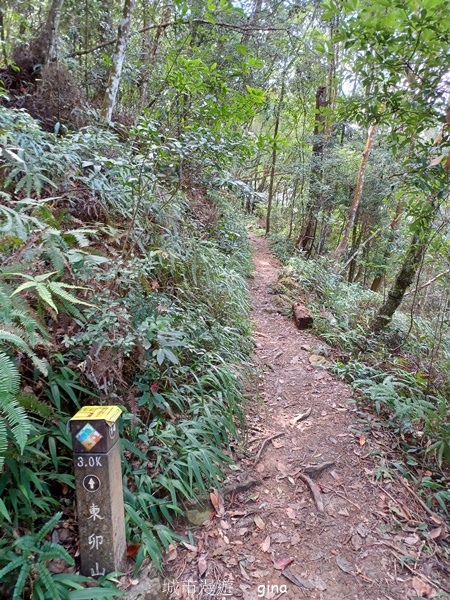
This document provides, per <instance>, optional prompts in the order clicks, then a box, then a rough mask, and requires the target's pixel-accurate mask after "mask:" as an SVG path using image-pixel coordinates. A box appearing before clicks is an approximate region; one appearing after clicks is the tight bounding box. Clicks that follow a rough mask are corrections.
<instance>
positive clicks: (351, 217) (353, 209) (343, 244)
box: [333, 124, 376, 259]
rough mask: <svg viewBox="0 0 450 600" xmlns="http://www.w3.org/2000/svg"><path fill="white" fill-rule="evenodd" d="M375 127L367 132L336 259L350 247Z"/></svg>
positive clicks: (372, 126) (335, 254)
mask: <svg viewBox="0 0 450 600" xmlns="http://www.w3.org/2000/svg"><path fill="white" fill-rule="evenodd" d="M375 129H376V125H375V124H373V125H371V126H370V128H369V133H368V134H367V141H366V147H365V148H364V152H363V155H362V159H361V164H360V165H359V171H358V179H357V181H356V189H355V195H354V196H353V202H352V204H351V206H350V209H349V211H348V216H347V222H346V224H345V227H344V233H343V235H342V239H341V241H340V243H339V245H338V247H337V248H336V250H335V251H334V253H333V258H335V259H338V258H339V257H340V256H341V255H342V254H344V253H346V252H347V249H348V240H349V237H350V232H351V230H352V228H353V224H354V222H355V217H356V213H357V211H358V208H359V205H360V202H361V197H362V191H363V187H364V176H365V173H366V166H367V161H368V159H369V154H370V149H371V148H372V143H373V137H374V135H375Z"/></svg>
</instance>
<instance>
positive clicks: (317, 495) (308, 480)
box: [296, 473, 325, 513]
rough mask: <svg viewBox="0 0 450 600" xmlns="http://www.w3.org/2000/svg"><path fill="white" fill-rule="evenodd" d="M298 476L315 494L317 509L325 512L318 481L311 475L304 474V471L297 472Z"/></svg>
mask: <svg viewBox="0 0 450 600" xmlns="http://www.w3.org/2000/svg"><path fill="white" fill-rule="evenodd" d="M296 477H298V478H299V479H301V480H302V481H303V482H304V483H306V485H307V486H308V487H309V489H310V490H311V494H312V495H313V498H314V502H315V503H316V508H317V510H318V511H319V512H322V513H323V512H324V511H325V509H324V506H323V499H322V494H321V492H320V489H319V486H318V485H317V483H315V482H314V481H313V480H312V479H311V478H310V477H308V475H304V474H303V473H297V475H296Z"/></svg>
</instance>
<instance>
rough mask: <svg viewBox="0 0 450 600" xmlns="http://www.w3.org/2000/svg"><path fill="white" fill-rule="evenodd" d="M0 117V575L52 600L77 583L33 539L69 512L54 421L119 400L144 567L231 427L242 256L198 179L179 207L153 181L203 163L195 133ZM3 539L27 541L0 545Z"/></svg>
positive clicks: (222, 455) (130, 527)
mask: <svg viewBox="0 0 450 600" xmlns="http://www.w3.org/2000/svg"><path fill="white" fill-rule="evenodd" d="M0 122H1V127H2V130H3V131H4V143H5V149H6V151H5V152H4V157H5V163H4V169H3V175H4V190H5V191H4V192H3V198H4V202H3V205H2V214H3V225H2V231H1V238H0V244H1V247H2V255H3V265H4V266H3V267H2V270H1V282H0V298H1V300H0V302H1V304H0V306H1V308H0V310H1V314H2V327H3V329H2V331H1V335H0V340H1V342H0V343H1V350H2V352H1V355H0V359H1V365H2V375H1V378H0V386H1V388H0V399H1V403H0V407H1V411H0V418H1V420H0V450H1V453H0V459H1V461H2V464H4V469H3V473H2V475H1V476H0V492H1V498H2V500H1V501H0V526H1V528H2V530H3V535H2V537H1V540H0V569H1V570H0V573H1V574H2V575H3V579H2V582H3V583H2V584H3V586H4V588H5V590H6V589H8V588H9V586H11V585H14V584H15V583H16V587H15V588H14V590H15V591H14V594H15V596H14V597H15V598H20V597H21V594H22V592H23V593H25V594H27V593H29V591H27V590H29V589H30V585H31V583H32V581H33V579H34V577H35V576H37V577H39V581H40V584H39V586H36V585H33V594H34V596H33V597H36V598H38V597H41V596H42V597H49V598H60V597H61V598H62V597H66V595H67V593H68V591H67V590H69V589H70V588H71V587H72V588H76V587H77V585H78V584H77V582H78V583H79V582H82V579H79V578H78V579H77V578H76V577H75V576H74V578H72V579H70V578H69V577H68V576H67V575H66V576H65V577H63V578H61V577H59V578H58V577H56V576H55V577H53V576H52V575H51V573H50V572H48V570H47V568H46V562H47V561H48V560H49V559H51V558H60V559H63V560H66V562H67V563H68V564H71V563H72V562H73V561H72V559H71V558H70V556H69V555H68V554H67V551H66V550H65V549H64V548H63V547H62V546H60V545H55V544H49V543H48V542H46V541H45V537H46V536H47V534H48V533H49V532H50V531H51V530H53V529H54V528H55V527H57V522H58V521H60V520H62V521H66V520H69V521H70V519H73V492H72V488H73V486H74V483H73V475H72V459H71V451H70V450H71V442H70V436H69V434H68V433H67V431H66V424H67V421H68V419H69V418H70V416H71V415H72V414H73V413H74V412H75V411H76V409H77V408H78V407H79V406H80V405H83V404H85V403H86V402H87V403H89V402H94V403H95V402H97V401H100V402H104V399H106V398H107V399H108V401H109V402H113V403H117V404H119V405H121V406H122V407H123V409H124V410H125V416H124V431H123V436H124V445H123V448H124V454H125V461H124V465H125V471H124V482H125V484H126V491H125V501H126V512H127V534H128V539H129V541H130V542H131V543H139V544H142V545H141V546H140V549H139V552H138V555H137V560H136V569H138V568H139V566H140V564H141V563H142V561H143V559H144V558H145V556H146V555H147V554H148V555H149V556H150V557H151V558H152V559H153V561H154V562H155V564H156V565H160V558H161V549H162V548H163V547H164V546H166V547H167V545H168V544H169V543H170V542H171V541H172V539H173V538H172V534H171V532H170V529H169V528H168V527H167V524H169V525H170V523H171V521H172V518H173V516H174V515H175V514H177V513H180V512H181V509H180V499H181V498H184V499H188V500H192V499H194V498H195V497H197V496H198V495H202V494H204V493H205V492H206V491H207V490H208V488H209V486H210V485H215V486H217V485H219V483H220V480H221V477H222V468H223V466H224V465H226V464H228V463H229V462H230V460H231V459H232V457H231V453H230V449H229V448H230V446H229V444H230V442H231V441H232V440H237V439H238V438H239V435H240V427H241V425H242V423H243V413H242V408H243V407H242V403H241V398H242V375H241V367H240V365H241V364H243V363H244V362H245V359H246V357H247V355H248V352H249V350H250V343H249V338H248V335H249V324H248V320H247V314H248V303H247V296H246V294H247V292H246V284H245V277H246V275H248V273H249V269H250V254H249V248H248V242H247V237H246V231H245V228H244V227H243V225H242V224H240V222H239V220H238V219H236V215H235V210H234V208H233V199H232V197H231V196H229V195H228V194H227V192H223V191H221V190H220V189H218V188H217V189H215V190H213V191H211V194H210V196H209V197H207V196H206V195H205V192H204V191H203V188H201V187H200V186H199V189H198V191H196V192H195V197H194V198H193V199H192V203H191V204H190V203H189V201H188V198H187V196H186V192H185V191H184V189H183V187H184V186H183V187H179V186H178V187H175V186H173V187H163V186H162V185H161V184H159V182H158V176H157V174H158V172H159V171H158V169H159V160H161V156H163V157H164V160H172V161H174V162H175V161H177V160H179V158H180V156H183V158H184V160H185V161H186V162H187V161H189V168H190V169H195V168H196V167H197V165H196V161H199V162H200V163H201V161H203V160H204V150H201V151H200V152H198V151H197V148H196V147H195V145H194V144H193V141H192V140H193V139H195V136H193V135H192V136H186V140H185V142H184V144H182V143H177V144H174V143H173V141H172V140H166V141H165V144H162V143H161V142H159V141H158V140H159V139H160V136H159V134H158V130H157V125H156V124H155V123H154V122H151V121H148V120H145V119H142V120H141V121H139V122H138V124H137V126H136V128H133V129H132V130H131V131H130V132H129V135H128V140H127V146H123V145H122V143H121V142H120V140H119V138H118V136H117V134H115V133H112V132H108V131H107V130H104V129H101V128H93V127H90V128H87V129H84V130H80V131H79V132H76V133H73V134H68V135H66V136H64V137H63V138H60V137H57V136H55V135H54V134H45V133H43V132H42V131H41V130H40V129H39V127H38V126H37V124H36V122H35V121H33V120H32V119H31V118H29V117H28V116H27V115H26V114H24V113H21V112H14V111H10V110H7V109H0ZM202 135H203V134H202ZM211 138H212V135H211ZM222 143H223V145H224V148H226V143H227V142H226V141H223V142H222ZM171 144H172V145H171ZM150 149H151V152H150ZM56 157H58V158H57V159H56ZM218 169H219V167H218V166H213V167H211V171H212V173H217V175H219V173H220V171H219V170H218ZM24 179H26V181H25V182H24ZM25 188H27V189H26V191H25ZM192 193H193V192H192ZM232 213H234V214H232ZM19 376H20V381H19ZM37 466H38V468H36V467H37ZM61 503H62V504H61ZM61 506H63V507H64V511H63V512H59V513H58V514H57V515H56V516H52V515H53V514H54V512H55V510H58V508H60V507H61ZM50 517H51V519H50V520H49V521H48V522H47V524H46V525H45V526H44V528H43V529H40V523H42V520H43V519H46V518H47V519H48V518H50ZM60 526H61V525H60ZM17 531H20V532H21V535H23V534H25V533H26V532H30V533H26V535H25V536H24V537H21V538H20V539H19V540H18V541H17V542H14V544H13V550H11V541H12V540H13V539H14V535H15V534H14V532H17ZM17 551H20V555H19V557H18V558H17V559H15V560H13V561H12V558H11V557H12V556H13V555H16V552H17ZM5 586H6V587H5ZM67 586H68V587H67ZM63 589H65V590H66V592H64V594H65V595H64V594H63V591H61V590H63ZM105 593H106V592H105ZM58 594H59V595H58ZM70 594H71V595H70V598H74V599H75V598H78V597H80V598H81V596H78V595H77V594H76V593H75V592H74V591H72V592H71V593H70ZM67 597H69V596H67ZM99 597H100V596H99ZM101 597H106V596H101Z"/></svg>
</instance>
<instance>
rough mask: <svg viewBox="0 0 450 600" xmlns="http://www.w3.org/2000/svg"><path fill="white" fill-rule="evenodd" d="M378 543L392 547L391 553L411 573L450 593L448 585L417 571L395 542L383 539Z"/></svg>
mask: <svg viewBox="0 0 450 600" xmlns="http://www.w3.org/2000/svg"><path fill="white" fill-rule="evenodd" d="M378 544H383V545H384V546H388V548H391V553H392V554H393V556H395V558H396V559H397V560H398V561H399V563H400V564H401V566H402V568H403V569H407V570H408V571H409V572H410V573H412V574H413V575H415V576H416V577H419V579H422V580H423V581H426V582H427V583H428V584H429V585H431V586H432V587H433V588H437V589H441V590H442V591H444V592H446V593H447V594H450V589H449V588H448V587H446V586H444V585H442V583H440V582H439V583H436V582H434V581H432V580H431V579H429V578H428V577H427V576H426V575H424V574H423V573H420V572H419V571H416V569H414V568H413V567H411V566H410V565H408V563H407V562H406V560H403V557H404V555H405V553H404V551H403V550H402V549H401V548H397V546H394V545H393V544H390V543H389V542H385V541H381V542H379V543H377V545H378ZM397 552H400V554H397Z"/></svg>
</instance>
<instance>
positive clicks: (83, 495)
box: [70, 406, 126, 577]
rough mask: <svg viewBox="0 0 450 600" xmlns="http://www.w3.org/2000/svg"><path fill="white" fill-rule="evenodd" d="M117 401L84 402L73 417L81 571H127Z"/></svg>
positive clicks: (93, 573)
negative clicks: (87, 403)
mask: <svg viewBox="0 0 450 600" xmlns="http://www.w3.org/2000/svg"><path fill="white" fill-rule="evenodd" d="M121 414H122V411H121V409H120V408H119V407H118V406H84V407H83V408H82V409H81V410H79V411H78V412H77V413H76V415H75V416H73V417H72V418H71V419H70V429H71V432H72V442H73V460H74V468H75V484H76V495H77V512H78V525H79V535H80V558H81V573H82V574H83V575H87V576H90V577H100V576H102V575H106V574H107V573H111V572H112V571H124V569H125V565H126V538H125V518H124V506H123V490H122V469H121V464H120V444H119V429H118V427H117V422H118V419H119V418H120V415H121Z"/></svg>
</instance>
